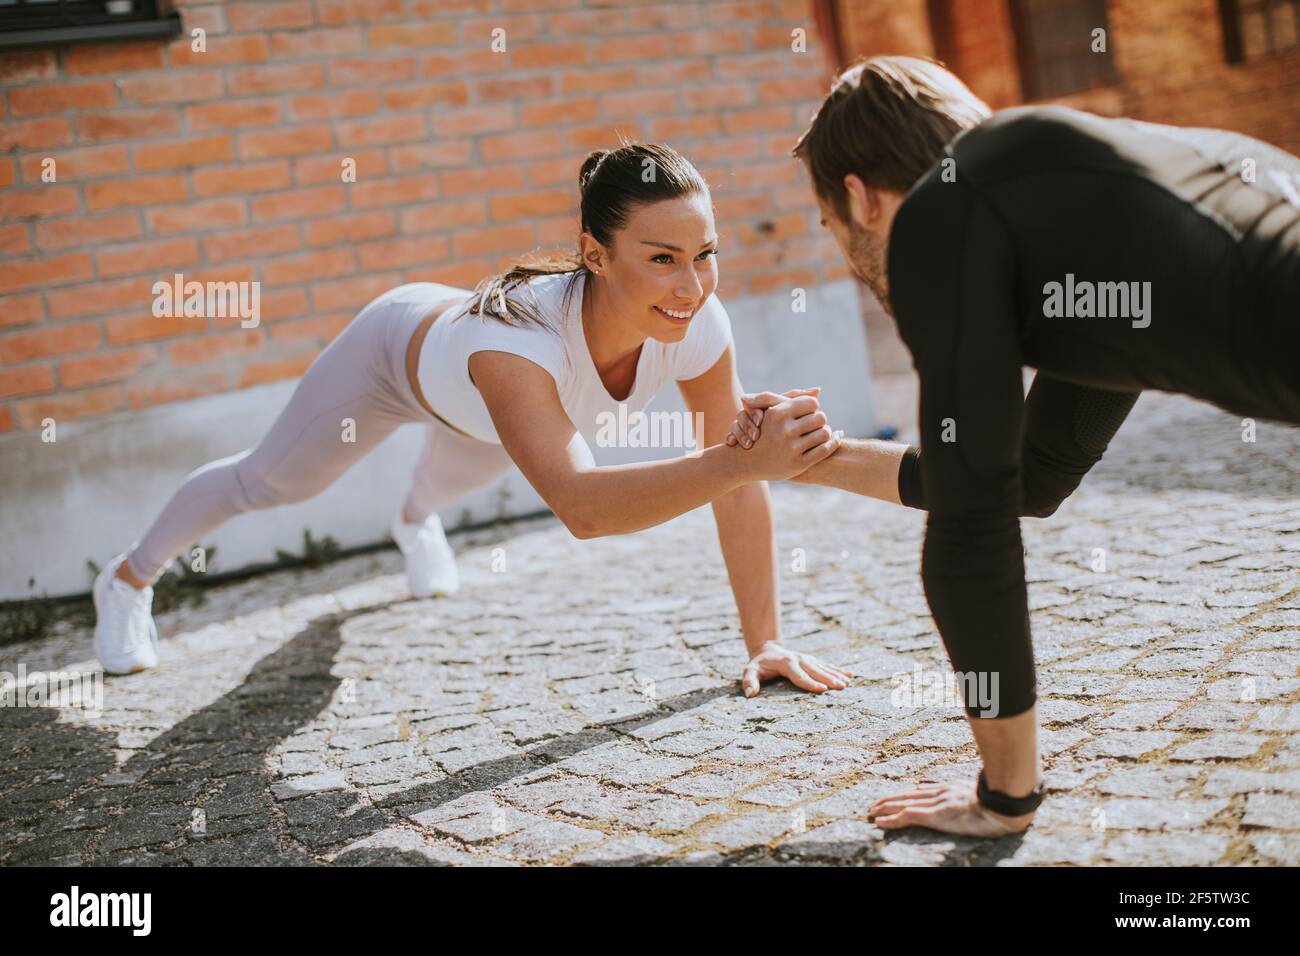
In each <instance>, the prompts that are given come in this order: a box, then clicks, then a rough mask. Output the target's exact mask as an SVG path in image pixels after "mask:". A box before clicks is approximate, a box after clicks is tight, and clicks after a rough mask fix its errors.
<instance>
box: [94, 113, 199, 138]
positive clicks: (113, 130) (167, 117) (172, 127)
mask: <svg viewBox="0 0 1300 956" xmlns="http://www.w3.org/2000/svg"><path fill="white" fill-rule="evenodd" d="M180 129H181V123H180V116H179V114H177V112H176V111H175V110H170V109H167V110H161V109H155V110H115V111H114V112H112V113H102V114H98V115H94V116H79V117H77V136H78V137H79V138H80V139H81V141H82V142H91V143H97V142H102V141H104V140H114V139H148V138H150V137H153V136H169V135H174V134H176V133H179V132H180Z"/></svg>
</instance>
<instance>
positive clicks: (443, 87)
mask: <svg viewBox="0 0 1300 956" xmlns="http://www.w3.org/2000/svg"><path fill="white" fill-rule="evenodd" d="M468 102H469V86H468V85H467V84H465V83H462V82H454V83H425V84H423V85H421V86H403V87H399V88H397V89H391V90H384V105H385V106H386V107H388V108H389V109H390V110H415V109H429V108H431V107H435V106H437V107H461V106H464V105H465V104H466V103H468Z"/></svg>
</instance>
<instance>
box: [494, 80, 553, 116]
mask: <svg viewBox="0 0 1300 956" xmlns="http://www.w3.org/2000/svg"><path fill="white" fill-rule="evenodd" d="M474 87H475V89H476V90H477V91H478V99H479V102H482V103H496V102H503V101H504V102H510V103H516V104H519V106H520V107H521V109H522V110H524V111H527V110H528V109H531V108H532V105H533V104H532V102H531V101H533V100H545V99H550V98H551V97H552V96H554V95H555V80H554V78H553V77H550V76H505V77H495V76H494V77H484V78H483V79H481V80H479V81H478V82H477V83H475V84H474Z"/></svg>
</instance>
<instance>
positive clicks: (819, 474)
mask: <svg viewBox="0 0 1300 956" xmlns="http://www.w3.org/2000/svg"><path fill="white" fill-rule="evenodd" d="M1139 394H1140V393H1139V392H1113V391H1109V390H1107V389H1101V388H1092V387H1089V386H1086V385H1075V384H1073V383H1071V382H1064V381H1061V380H1060V379H1056V378H1052V377H1051V376H1048V375H1044V374H1043V373H1041V372H1040V373H1039V374H1037V375H1035V376H1034V382H1033V384H1032V385H1031V386H1030V387H1029V395H1028V397H1027V398H1026V399H1025V434H1024V441H1023V442H1022V444H1021V449H1020V515H1021V517H1033V518H1046V517H1049V516H1050V515H1052V514H1053V513H1054V512H1055V511H1056V509H1057V508H1058V507H1060V505H1061V502H1063V501H1064V500H1065V499H1066V498H1068V497H1069V496H1070V495H1071V494H1073V493H1074V490H1075V489H1076V488H1077V487H1079V482H1081V481H1082V480H1083V476H1084V475H1086V474H1087V473H1088V472H1089V470H1091V468H1092V467H1093V465H1095V464H1097V462H1099V461H1100V460H1101V457H1102V455H1103V454H1104V453H1105V451H1106V448H1107V447H1108V446H1109V445H1110V440H1111V439H1112V438H1113V437H1114V436H1115V432H1116V431H1118V430H1119V427H1120V425H1122V424H1124V420H1125V419H1126V418H1127V417H1128V413H1129V412H1130V411H1131V410H1132V408H1133V404H1134V403H1135V402H1136V401H1137V398H1138V395H1139ZM746 414H749V410H747V411H746V412H743V413H742V417H741V418H739V419H738V420H737V427H739V428H740V429H741V430H743V431H745V433H746V435H747V436H748V437H749V439H750V440H751V441H755V440H757V438H758V436H759V434H760V430H761V427H760V426H757V425H754V423H753V421H752V419H746V418H745V417H744V416H745V415H746ZM760 414H761V412H760ZM760 420H761V419H760ZM734 435H735V430H734V429H733V432H732V435H730V436H728V439H729V440H728V442H727V443H728V444H734ZM921 461H922V456H921V448H920V446H919V445H904V444H901V443H899V442H891V441H879V440H876V439H862V438H846V439H842V440H841V442H840V448H839V451H837V452H836V453H835V454H834V455H831V456H830V457H829V458H827V459H825V460H823V461H821V462H819V463H818V464H816V465H814V466H813V467H811V468H809V469H808V470H807V471H805V472H804V473H803V474H801V475H795V476H794V477H793V478H791V479H790V480H791V481H797V482H801V483H804V484H816V485H826V486H827V487H831V488H840V489H842V490H844V491H851V492H853V493H854V494H857V495H866V496H867V497H870V498H879V499H880V500H881V501H888V502H890V503H892V504H902V505H906V506H907V507H909V508H917V509H919V510H921V511H928V510H929V505H928V501H927V498H926V494H925V485H924V483H923V482H922V481H921V472H922V467H921Z"/></svg>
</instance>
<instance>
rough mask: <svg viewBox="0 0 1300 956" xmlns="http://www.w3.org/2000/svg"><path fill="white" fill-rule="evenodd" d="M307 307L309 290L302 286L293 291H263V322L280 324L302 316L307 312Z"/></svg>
mask: <svg viewBox="0 0 1300 956" xmlns="http://www.w3.org/2000/svg"><path fill="white" fill-rule="evenodd" d="M307 305H308V303H307V290H306V289H304V288H303V287H301V286H297V287H295V288H292V289H263V290H262V299H261V312H262V322H263V323H267V322H280V321H282V320H284V319H291V318H294V317H295V316H299V315H302V314H303V313H304V312H306V311H307Z"/></svg>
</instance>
